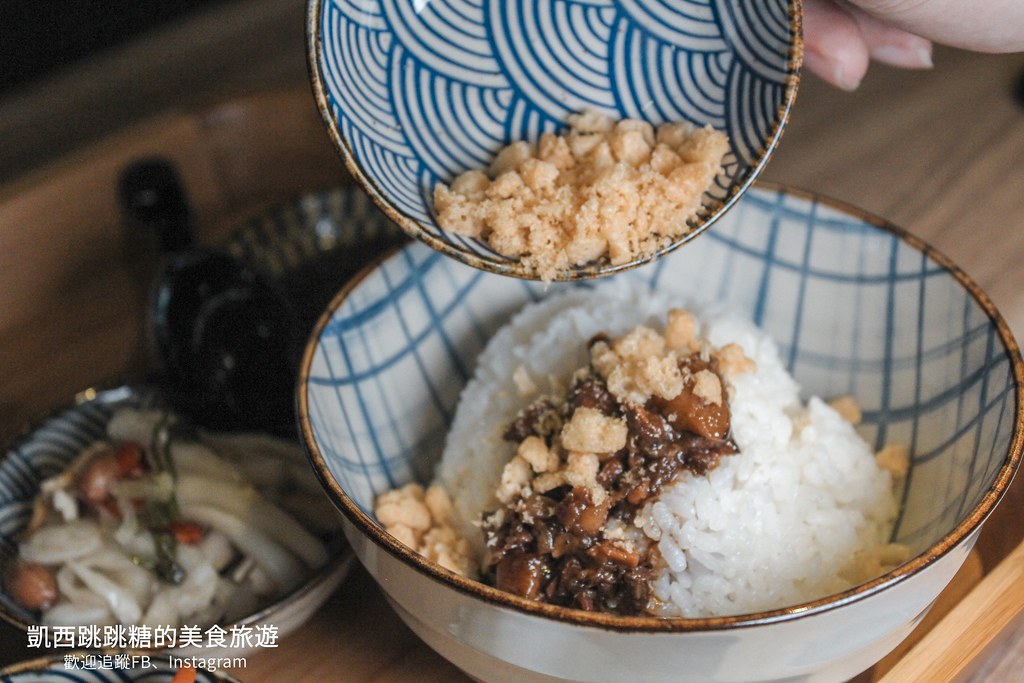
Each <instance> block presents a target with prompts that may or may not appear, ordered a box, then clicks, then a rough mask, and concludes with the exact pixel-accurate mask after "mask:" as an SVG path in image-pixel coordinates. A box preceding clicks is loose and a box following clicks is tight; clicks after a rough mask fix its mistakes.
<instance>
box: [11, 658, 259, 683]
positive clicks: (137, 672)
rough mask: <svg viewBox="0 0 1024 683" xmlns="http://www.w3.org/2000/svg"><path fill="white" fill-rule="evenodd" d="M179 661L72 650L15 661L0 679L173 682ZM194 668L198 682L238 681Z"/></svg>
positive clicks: (81, 682)
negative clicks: (123, 658)
mask: <svg viewBox="0 0 1024 683" xmlns="http://www.w3.org/2000/svg"><path fill="white" fill-rule="evenodd" d="M115 662H116V664H115ZM125 664H127V665H128V666H124V665H125ZM176 664H177V663H176V662H173V661H172V660H171V658H170V657H167V656H165V655H141V656H140V655H137V656H136V659H135V660H134V662H133V660H132V659H131V657H130V656H129V657H128V659H127V660H125V661H124V662H122V660H121V659H120V658H118V659H116V660H115V658H114V656H113V655H109V654H108V655H103V654H101V653H94V652H81V651H72V652H69V653H67V654H61V655H54V656H51V657H40V658H39V659H32V660H29V661H27V662H18V663H17V664H12V665H11V666H8V667H5V668H4V669H0V680H2V681H4V683H50V682H51V681H54V680H58V681H68V682H69V683H136V682H138V683H142V682H145V683H172V681H173V679H174V675H175V673H177V671H178V670H179V669H178V668H177V667H176ZM193 670H194V671H195V679H194V680H195V683H239V681H238V679H237V678H235V677H234V676H232V675H230V674H228V673H225V672H224V671H220V670H216V671H210V670H207V669H196V668H194V667H193Z"/></svg>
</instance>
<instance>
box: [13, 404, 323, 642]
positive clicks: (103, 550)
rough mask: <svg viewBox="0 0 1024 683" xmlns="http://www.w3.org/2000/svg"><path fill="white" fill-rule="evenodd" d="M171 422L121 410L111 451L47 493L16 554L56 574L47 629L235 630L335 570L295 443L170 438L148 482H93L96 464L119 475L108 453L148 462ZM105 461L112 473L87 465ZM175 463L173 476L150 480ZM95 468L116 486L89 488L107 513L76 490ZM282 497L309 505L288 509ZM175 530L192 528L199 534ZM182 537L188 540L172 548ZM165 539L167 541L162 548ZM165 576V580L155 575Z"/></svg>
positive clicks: (82, 457) (100, 445)
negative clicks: (125, 449)
mask: <svg viewBox="0 0 1024 683" xmlns="http://www.w3.org/2000/svg"><path fill="white" fill-rule="evenodd" d="M167 422H168V419H167V416H166V415H165V414H164V413H162V412H159V411H143V410H134V409H122V410H118V411H117V412H116V413H115V414H114V415H113V416H112V417H111V420H110V421H109V424H108V427H107V432H108V437H109V441H107V440H105V441H102V442H97V443H95V444H92V445H91V446H89V447H88V448H86V449H85V450H84V451H83V452H82V453H81V454H79V455H78V456H77V457H76V458H75V460H74V461H73V462H72V464H71V466H70V467H69V468H68V470H66V471H65V472H64V473H62V474H60V475H58V476H56V477H53V478H51V479H49V480H47V481H46V482H44V486H43V491H42V493H41V495H40V497H39V500H38V501H37V512H38V513H39V514H38V515H36V514H34V516H33V522H34V523H33V525H32V526H31V531H30V533H29V534H28V536H27V537H26V538H25V539H24V540H23V541H22V542H21V544H20V547H19V552H20V556H21V558H22V559H23V560H25V561H28V562H34V563H38V564H41V565H45V566H47V567H52V568H53V570H54V578H55V582H56V585H57V589H58V593H59V599H58V601H57V603H56V604H55V605H54V606H52V607H51V608H49V609H48V610H45V611H44V614H43V622H44V623H46V624H51V625H69V626H78V625H87V624H97V625H106V624H114V623H121V624H125V625H135V624H147V625H150V626H158V625H167V626H180V625H182V624H185V623H189V624H192V623H198V624H204V625H209V624H212V623H216V622H217V621H218V620H229V621H230V620H235V619H238V618H241V617H244V616H246V615H248V614H251V613H252V612H254V611H256V610H257V609H259V607H260V606H261V605H265V604H267V602H268V601H269V600H271V599H273V598H277V597H280V596H282V595H283V594H285V593H286V592H287V591H289V590H292V589H294V588H295V587H297V586H298V585H299V584H301V583H302V582H303V581H304V580H305V579H306V578H307V577H308V576H309V575H310V574H311V572H313V571H315V570H316V569H319V568H320V567H323V566H324V565H325V564H326V563H327V562H328V559H329V556H328V552H327V548H326V546H325V544H324V543H323V542H322V541H321V540H320V538H318V537H317V536H315V535H314V534H313V533H311V532H310V531H309V528H313V529H316V530H317V531H337V528H338V524H337V521H338V520H337V516H336V513H335V511H334V509H333V507H331V506H330V505H329V504H327V503H326V500H325V499H324V498H323V497H322V495H320V492H319V486H318V485H317V483H316V480H315V477H313V475H312V471H311V469H310V468H309V466H308V464H307V463H306V462H305V456H304V455H303V453H302V450H301V448H299V447H298V446H297V445H296V444H294V443H291V442H287V441H283V440H281V439H276V438H272V437H264V436H262V435H257V434H242V435H229V436H226V435H219V434H203V436H202V440H200V441H196V440H190V439H187V438H181V437H179V436H178V435H176V434H174V435H172V436H171V437H170V439H169V441H168V440H164V443H165V444H167V450H166V451H164V450H163V448H161V452H160V453H159V454H157V455H156V456H154V455H153V454H147V455H145V456H144V460H143V462H142V463H140V465H141V466H142V467H143V473H142V474H138V473H136V474H132V475H129V476H126V475H125V474H123V470H121V469H118V470H117V472H111V471H110V470H109V469H108V470H105V471H98V472H96V471H97V470H101V469H102V468H98V465H99V464H101V462H102V466H103V467H107V468H110V467H112V465H111V462H112V458H111V456H110V453H111V452H116V449H117V447H118V446H119V445H120V444H123V443H129V442H130V443H135V444H138V446H139V447H141V448H142V449H144V450H147V451H148V449H149V448H150V447H151V445H152V444H151V442H154V441H156V440H159V439H156V438H155V437H156V435H157V431H158V430H160V429H161V428H162V427H161V426H162V425H165V424H166V423H167ZM160 438H161V439H162V438H163V437H160ZM104 455H105V457H106V458H107V460H106V461H100V460H97V461H95V464H94V463H93V462H92V461H91V459H92V458H93V457H97V458H99V457H101V456H104ZM168 455H169V457H170V460H171V464H172V467H171V468H170V469H169V470H166V471H145V468H146V467H148V466H149V465H150V464H151V463H154V462H156V463H160V462H166V459H167V456H168ZM119 457H120V454H119ZM90 466H91V467H92V469H93V470H94V472H93V474H94V475H95V476H101V477H107V478H109V479H100V480H96V481H94V483H95V484H96V485H102V486H105V487H107V488H106V490H108V491H109V495H110V496H111V497H110V498H108V499H106V500H105V501H104V502H103V504H102V505H97V504H96V503H95V500H96V499H95V498H92V497H88V498H86V497H83V496H82V495H81V494H80V493H79V489H77V488H76V487H77V486H79V485H81V484H80V481H79V480H80V479H81V477H82V476H86V475H88V474H90ZM117 467H118V468H120V467H121V463H120V461H118V464H117ZM159 467H160V466H159V465H157V468H158V469H159ZM83 473H85V474H83ZM249 473H251V474H253V475H255V477H254V478H251V477H249V476H247V474H249ZM311 484H312V487H313V488H310V485H311ZM100 490H101V491H102V490H103V489H100ZM310 493H314V494H315V495H314V496H313V497H312V498H311V497H310V496H309V495H308V494H310ZM282 497H293V498H296V499H297V500H307V501H309V502H308V503H307V504H305V505H302V504H292V505H288V506H284V507H282V504H281V503H280V500H281V498H282ZM86 500H89V501H93V502H92V503H91V504H90V503H87V502H83V501H86ZM91 505H96V507H91ZM154 505H155V506H157V508H153V507H152V506H154ZM160 506H162V507H160ZM154 509H158V512H154ZM296 509H297V510H299V511H300V514H301V513H302V512H305V513H306V514H311V515H313V516H312V518H310V519H311V521H312V525H311V527H308V528H307V526H304V524H302V523H300V522H299V521H298V518H297V517H296V516H295V515H293V514H292V513H291V512H290V510H296ZM159 510H163V512H159ZM154 514H156V515H157V516H156V517H154V516H153V515H154ZM161 515H162V516H161ZM168 515H170V517H169V516H168ZM37 516H38V520H37ZM154 519H155V520H157V521H156V522H154ZM161 520H163V521H161ZM325 522H326V524H325ZM168 524H169V525H170V526H166V525H168ZM175 524H185V525H188V524H191V525H192V527H190V528H189V529H192V530H189V529H186V530H184V531H181V530H180V529H179V527H175V526H174V525H175ZM196 525H198V526H196ZM195 529H198V530H199V531H198V533H199V534H200V535H199V536H195V534H196V533H197V532H196V531H195ZM178 533H182V534H185V535H183V536H181V537H180V538H181V539H184V540H177V541H175V540H171V541H170V545H168V543H167V540H168V539H175V538H178V537H177V534H178ZM160 534H163V535H164V540H162V541H159V542H158V535H160ZM190 534H191V535H190ZM188 539H194V540H188ZM192 543H194V545H191V544H192ZM168 548H169V549H170V550H168ZM161 549H162V550H161ZM169 552H170V553H172V555H170V556H169V555H168V553H169ZM161 553H162V554H161ZM161 562H163V563H165V564H163V565H159V564H158V563H161ZM167 562H171V563H172V564H171V565H170V566H168V565H167V564H166V563H167ZM158 566H162V567H164V571H165V573H158V572H157V571H155V568H156V567H158ZM167 571H171V572H176V574H177V576H180V583H177V584H175V583H169V582H168V581H167V579H168V576H169V575H168V574H167V573H166V572H167ZM161 577H164V578H161ZM175 580H177V579H175Z"/></svg>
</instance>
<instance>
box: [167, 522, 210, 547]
mask: <svg viewBox="0 0 1024 683" xmlns="http://www.w3.org/2000/svg"><path fill="white" fill-rule="evenodd" d="M169 528H170V530H171V533H172V534H174V538H175V539H177V541H178V543H184V544H185V545H195V544H196V543H199V541H201V540H203V527H201V526H199V525H198V524H196V523H195V522H187V521H182V520H179V521H176V522H171V523H170V525H169Z"/></svg>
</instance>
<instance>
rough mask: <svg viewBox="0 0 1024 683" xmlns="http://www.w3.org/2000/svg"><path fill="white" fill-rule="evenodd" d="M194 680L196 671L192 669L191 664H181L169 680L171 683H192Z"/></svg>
mask: <svg viewBox="0 0 1024 683" xmlns="http://www.w3.org/2000/svg"><path fill="white" fill-rule="evenodd" d="M195 680H196V670H195V669H193V668H192V665H191V664H183V665H182V667H181V668H180V669H178V671H177V672H176V673H175V674H174V678H172V679H171V683H194V682H195Z"/></svg>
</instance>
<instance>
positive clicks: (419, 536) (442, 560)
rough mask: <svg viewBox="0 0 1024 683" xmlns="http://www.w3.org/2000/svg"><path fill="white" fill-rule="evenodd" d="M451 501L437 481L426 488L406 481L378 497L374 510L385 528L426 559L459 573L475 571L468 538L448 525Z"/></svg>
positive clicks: (464, 574)
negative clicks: (464, 537) (460, 535)
mask: <svg viewBox="0 0 1024 683" xmlns="http://www.w3.org/2000/svg"><path fill="white" fill-rule="evenodd" d="M451 509H452V502H451V499H450V498H449V496H448V492H447V491H446V490H445V489H444V488H443V487H441V486H440V485H438V484H433V485H431V486H430V487H429V488H428V489H427V490H426V491H424V490H423V487H422V486H420V485H419V484H415V483H413V484H407V485H405V486H403V487H401V488H397V489H393V490H391V491H387V492H385V493H382V494H381V495H380V496H378V497H377V501H376V505H375V506H374V514H375V515H376V516H377V519H378V521H380V523H381V524H382V525H383V526H384V529H385V531H387V532H388V533H389V534H391V535H392V536H394V537H395V538H396V539H398V540H399V541H401V542H402V543H404V544H405V545H407V546H408V547H410V548H412V549H413V550H415V551H416V552H418V553H419V554H421V555H423V556H424V557H426V558H427V559H429V560H433V561H434V562H437V563H438V564H440V565H441V566H442V567H445V568H446V569H450V570H451V571H453V572H455V573H457V574H462V575H463V576H473V575H475V574H476V572H477V569H476V563H475V561H474V560H473V553H472V549H471V548H470V546H469V542H468V541H467V540H465V539H463V538H461V537H459V535H458V534H457V533H456V532H455V530H454V529H453V528H452V527H451V523H450V516H451Z"/></svg>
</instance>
